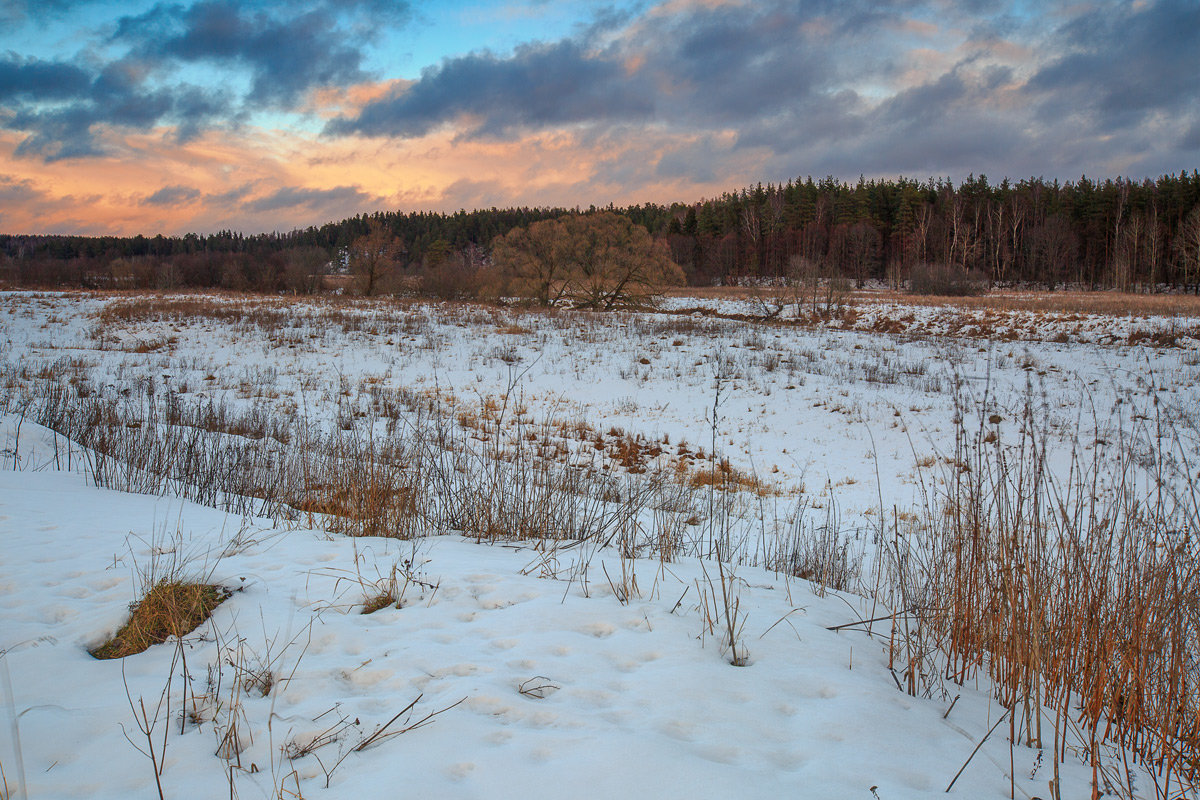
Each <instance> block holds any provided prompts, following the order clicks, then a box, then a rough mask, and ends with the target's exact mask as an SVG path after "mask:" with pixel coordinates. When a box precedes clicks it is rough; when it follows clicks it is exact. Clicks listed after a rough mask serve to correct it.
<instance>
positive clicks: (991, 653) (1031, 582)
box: [876, 398, 1200, 798]
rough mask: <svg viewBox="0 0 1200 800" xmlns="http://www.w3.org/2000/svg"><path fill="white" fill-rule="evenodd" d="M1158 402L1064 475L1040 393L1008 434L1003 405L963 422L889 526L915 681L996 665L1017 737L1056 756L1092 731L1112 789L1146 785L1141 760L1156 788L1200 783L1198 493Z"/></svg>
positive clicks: (899, 650)
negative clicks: (923, 497) (935, 470)
mask: <svg viewBox="0 0 1200 800" xmlns="http://www.w3.org/2000/svg"><path fill="white" fill-rule="evenodd" d="M1150 405H1151V413H1150V414H1149V415H1147V414H1134V415H1132V417H1131V419H1133V420H1134V422H1135V424H1134V425H1132V426H1126V427H1125V428H1124V429H1123V430H1119V431H1118V432H1117V435H1115V436H1114V437H1112V444H1111V445H1108V444H1104V443H1101V442H1099V441H1098V442H1097V443H1096V445H1095V447H1094V449H1091V450H1088V449H1085V448H1083V447H1078V446H1077V447H1076V449H1075V451H1074V452H1072V453H1071V454H1070V459H1069V466H1068V468H1067V470H1066V472H1065V474H1059V475H1057V476H1056V474H1055V473H1054V472H1053V471H1052V470H1051V469H1049V467H1048V466H1047V464H1048V459H1049V458H1050V457H1051V455H1050V453H1049V448H1050V441H1049V436H1048V435H1047V433H1046V432H1045V430H1044V429H1043V428H1042V427H1041V420H1043V419H1044V418H1045V416H1044V409H1041V408H1040V407H1039V405H1038V404H1037V403H1036V402H1035V401H1034V399H1033V398H1030V399H1029V400H1028V401H1027V403H1026V408H1025V413H1024V416H1023V418H1022V419H1021V420H1019V425H1018V429H1017V432H1016V435H1015V438H1013V439H1011V440H1006V438H1005V437H1004V436H1002V435H1000V421H999V418H997V417H994V416H992V417H990V420H994V421H989V419H984V420H982V421H981V422H980V424H979V425H978V427H977V428H976V429H974V430H968V429H967V428H965V427H963V426H960V428H959V434H958V436H957V442H956V450H955V454H954V458H953V459H951V465H950V467H949V468H948V472H946V473H944V474H943V475H941V476H938V477H939V478H940V479H941V481H940V482H936V481H931V482H930V484H929V485H930V489H929V493H928V496H927V501H926V506H925V510H924V513H923V514H920V515H919V516H918V517H916V518H915V520H913V521H910V522H909V523H908V524H906V525H903V526H902V525H901V524H900V523H899V522H898V521H897V522H894V523H893V524H892V526H891V528H890V530H889V531H887V532H886V535H884V536H882V537H881V545H880V552H879V554H878V557H877V559H876V563H877V569H878V570H879V574H878V575H877V576H876V584H877V586H879V587H881V593H880V596H881V599H882V600H884V601H885V602H886V603H887V605H888V606H889V607H890V608H893V609H896V612H895V614H894V615H893V617H892V621H891V626H890V635H889V648H890V652H891V656H892V663H893V667H894V669H895V670H896V675H897V682H898V683H899V684H900V685H902V686H903V687H904V688H905V689H906V690H907V691H909V692H910V693H912V694H921V693H925V694H929V693H932V692H935V691H937V690H938V689H939V688H943V689H944V687H945V686H946V685H947V684H959V685H961V684H965V683H967V682H969V681H972V680H974V679H975V678H976V677H977V676H979V675H980V674H983V675H986V676H987V677H988V678H990V680H991V682H992V685H993V686H994V687H995V693H996V699H997V700H998V701H999V702H1000V703H1001V705H1003V706H1004V707H1005V708H1006V709H1009V712H1010V713H1009V717H1008V719H1009V727H1010V737H1011V740H1012V741H1013V742H1014V743H1022V744H1025V745H1028V746H1031V747H1038V748H1049V750H1050V753H1051V754H1053V756H1054V759H1055V763H1056V764H1057V763H1058V762H1060V761H1062V760H1063V759H1065V758H1066V757H1067V755H1068V746H1069V743H1071V746H1078V745H1079V744H1080V743H1079V741H1078V740H1079V739H1080V738H1082V740H1083V741H1082V745H1083V748H1084V750H1085V755H1086V758H1087V760H1088V761H1089V762H1090V764H1091V765H1092V767H1093V770H1094V786H1095V787H1097V790H1098V791H1099V790H1100V787H1103V786H1108V787H1109V788H1110V789H1113V790H1114V791H1116V790H1120V791H1121V792H1122V793H1123V794H1125V795H1126V796H1130V797H1132V796H1134V795H1135V786H1134V784H1135V783H1136V777H1134V776H1135V771H1134V770H1133V769H1131V768H1130V767H1131V766H1132V765H1134V764H1141V765H1142V766H1143V767H1144V768H1145V769H1146V770H1147V771H1148V774H1149V775H1150V776H1151V780H1152V781H1153V783H1154V786H1153V794H1154V796H1156V797H1164V798H1165V797H1176V796H1188V797H1194V796H1196V792H1197V791H1198V789H1200V560H1198V556H1200V524H1198V522H1200V515H1198V513H1197V508H1198V503H1200V492H1198V490H1197V488H1196V485H1195V483H1194V482H1193V481H1192V480H1190V479H1189V476H1190V475H1191V473H1192V471H1193V470H1194V465H1192V464H1190V463H1189V460H1188V458H1187V456H1186V454H1187V453H1188V452H1190V449H1191V448H1190V447H1189V446H1188V445H1187V443H1186V442H1185V439H1186V438H1188V434H1187V423H1186V421H1184V420H1175V421H1172V420H1170V419H1169V418H1168V415H1167V413H1166V412H1165V411H1164V410H1163V409H1162V408H1161V407H1160V406H1159V405H1158V404H1157V402H1156V401H1154V400H1153V399H1151V402H1150ZM1154 409H1157V413H1155V412H1154ZM1139 418H1141V419H1139ZM1181 426H1182V427H1181ZM1193 433H1194V431H1193ZM1055 774H1056V775H1057V770H1056V771H1055ZM1144 789H1145V787H1141V788H1140V789H1138V791H1139V792H1140V791H1143V790H1144ZM1050 790H1051V793H1052V795H1053V796H1054V797H1058V796H1059V795H1060V787H1059V786H1058V784H1057V780H1052V781H1051V782H1050Z"/></svg>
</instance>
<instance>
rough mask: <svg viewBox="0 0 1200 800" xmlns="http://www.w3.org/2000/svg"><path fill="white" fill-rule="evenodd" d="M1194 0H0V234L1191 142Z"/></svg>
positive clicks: (974, 170) (926, 167) (1000, 169)
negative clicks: (608, 0)
mask: <svg viewBox="0 0 1200 800" xmlns="http://www.w3.org/2000/svg"><path fill="white" fill-rule="evenodd" d="M1198 54H1200V0H1158V1H1157V2H1152V1H1151V0H1134V1H1133V2H1119V1H1117V0H1045V2H1031V1H1029V0H959V1H958V2H951V1H950V0H881V1H879V2H867V0H812V1H811V2H810V1H808V0H793V1H792V2H775V1H774V0H663V1H662V2H655V1H654V0H612V1H611V2H592V0H582V1H581V2H565V0H559V1H558V2H555V1H554V0H524V1H522V0H509V1H506V0H448V1H447V2H432V1H431V0H409V1H408V2H405V1H404V0H400V1H398V2H390V1H389V0H315V2H299V0H291V1H288V2H278V1H274V0H178V1H177V2H173V1H171V0H165V1H162V2H159V1H157V0H121V1H120V2H113V1H112V0H0V232H3V233H61V234H87V235H133V234H137V233H142V234H147V235H154V234H158V233H162V234H168V235H179V234H183V233H186V232H196V233H209V232H214V231H218V230H225V229H229V230H235V231H242V232H245V233H255V232H264V231H266V232H269V231H289V230H293V229H295V228H304V227H307V226H309V225H320V224H322V223H324V222H328V221H333V220H340V219H343V218H345V217H348V216H353V215H355V214H359V213H370V212H373V211H380V210H402V211H421V210H433V211H446V212H452V211H455V210H457V209H459V208H467V209H473V208H487V207H491V206H497V207H506V206H567V207H574V206H577V205H578V206H584V207H586V206H589V205H593V204H594V205H607V204H609V203H615V204H617V205H626V204H630V203H641V202H658V203H670V202H673V201H683V202H691V201H695V200H699V199H701V198H702V197H712V196H715V195H719V194H721V193H722V192H724V191H730V190H736V189H739V188H741V187H743V186H746V185H751V184H754V183H757V182H759V181H762V182H764V183H766V182H782V181H786V180H788V179H789V178H793V179H794V178H798V177H801V176H808V175H812V176H813V177H814V178H821V177H824V176H827V175H832V176H833V177H835V178H839V179H844V180H850V181H855V180H857V179H858V177H859V175H865V176H866V177H868V178H876V177H878V178H895V177H897V176H900V175H905V176H908V177H913V178H921V179H925V178H929V177H938V178H941V177H949V178H951V179H953V180H955V181H960V180H962V179H964V178H966V177H967V176H968V175H970V174H974V175H980V174H985V175H987V176H988V177H989V178H991V179H993V180H998V179H1000V178H1002V177H1005V176H1007V177H1010V178H1013V179H1020V178H1028V177H1038V176H1040V177H1045V178H1047V179H1054V178H1057V179H1060V180H1074V179H1077V178H1079V177H1080V176H1081V175H1087V176H1089V177H1092V178H1104V177H1115V176H1118V175H1123V176H1126V177H1132V178H1144V177H1150V178H1154V177H1158V176H1159V175H1162V174H1165V173H1178V172H1179V171H1180V170H1188V171H1191V170H1192V169H1195V168H1197V167H1200V81H1197V79H1196V75H1197V74H1198V72H1200V70H1198V68H1200V55H1198Z"/></svg>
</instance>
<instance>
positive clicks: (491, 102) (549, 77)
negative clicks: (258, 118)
mask: <svg viewBox="0 0 1200 800" xmlns="http://www.w3.org/2000/svg"><path fill="white" fill-rule="evenodd" d="M653 108H654V100H653V96H652V93H651V91H650V87H639V86H637V85H636V84H635V83H634V82H633V81H631V80H630V79H629V76H628V75H627V74H626V72H625V68H624V66H623V64H622V63H621V62H620V61H619V60H618V59H616V58H614V57H612V56H610V55H606V54H604V53H593V52H588V51H586V50H585V49H584V48H583V47H582V46H581V45H580V44H579V43H577V42H574V41H571V40H563V41H560V42H557V43H554V44H550V45H523V46H521V47H518V48H517V49H516V52H515V53H514V54H513V55H512V56H511V57H508V58H500V57H497V56H495V55H493V54H491V53H472V54H470V55H466V56H461V57H459V58H452V59H448V60H446V61H443V62H442V64H441V65H440V66H438V67H435V68H430V69H426V70H425V71H424V72H423V73H422V75H421V79H420V80H419V81H417V82H415V83H413V84H411V85H407V86H400V87H397V88H396V89H395V90H393V91H391V92H389V93H388V95H386V96H385V97H383V98H381V99H378V100H375V101H372V102H369V103H367V104H366V105H365V106H364V107H363V108H362V109H361V111H360V112H359V113H358V115H357V116H356V117H352V118H347V117H341V118H338V119H336V120H334V121H332V122H331V123H330V124H329V125H328V126H327V128H326V130H327V131H328V132H330V133H333V134H347V133H363V134H366V135H369V136H380V135H383V136H406V137H416V136H423V135H424V134H426V133H428V132H429V131H430V130H432V129H434V128H436V127H438V126H439V125H442V124H444V123H448V122H452V121H458V122H462V123H463V124H464V125H465V126H466V127H467V128H469V129H471V130H470V132H471V133H473V134H475V133H487V134H493V135H513V134H517V133H519V132H520V131H521V130H525V129H528V128H544V127H550V126H557V125H567V124H571V123H575V122H581V121H594V120H598V119H603V120H611V121H618V120H627V119H638V118H645V117H647V116H649V115H650V114H651V113H652V111H653Z"/></svg>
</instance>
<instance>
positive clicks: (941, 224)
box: [0, 170, 1200, 292]
mask: <svg viewBox="0 0 1200 800" xmlns="http://www.w3.org/2000/svg"><path fill="white" fill-rule="evenodd" d="M600 210H604V211H609V212H614V213H617V214H620V215H623V216H625V217H627V218H628V219H629V220H630V221H631V222H632V223H634V224H635V225H641V226H643V227H645V228H646V229H647V230H648V231H649V232H650V233H651V235H652V236H654V237H655V239H657V240H659V241H662V242H665V243H666V245H667V246H668V247H669V250H670V254H671V258H672V259H673V260H674V261H675V263H677V264H678V265H679V266H680V267H681V268H682V270H683V274H684V276H685V278H686V280H687V282H688V283H689V284H692V285H715V284H737V283H750V282H755V281H760V280H765V279H779V278H788V277H793V276H795V275H796V274H797V273H798V272H801V271H803V272H804V273H805V274H807V275H819V276H821V277H825V278H835V277H837V278H846V279H849V280H853V281H855V282H856V283H857V284H859V285H863V284H865V283H866V282H868V281H883V282H886V283H888V284H889V285H891V286H894V287H902V286H905V285H907V282H908V279H909V277H910V275H911V274H913V270H914V269H917V268H923V267H925V266H927V265H936V266H938V267H941V268H946V269H951V270H955V271H959V272H962V273H963V274H972V275H976V276H979V278H980V279H981V280H983V281H985V282H987V283H990V284H992V285H1017V284H1025V285H1033V286H1040V287H1045V288H1049V289H1054V288H1057V287H1060V286H1063V285H1070V286H1074V287H1079V288H1088V289H1110V288H1111V289H1118V290H1122V291H1164V290H1169V291H1192V292H1196V291H1200V170H1192V171H1191V172H1190V173H1189V172H1186V171H1181V172H1180V173H1179V174H1178V175H1164V176H1161V177H1159V178H1158V179H1157V180H1150V179H1145V180H1142V181H1140V182H1139V181H1134V180H1128V179H1124V178H1113V179H1106V180H1103V181H1095V180H1091V179H1088V178H1087V177H1081V178H1080V179H1079V180H1077V181H1068V182H1065V183H1060V182H1059V181H1057V180H1055V181H1046V180H1044V179H1041V178H1031V179H1026V180H1021V181H1019V182H1015V183H1014V182H1012V181H1010V180H1008V179H1005V180H1003V181H1001V182H999V183H995V184H993V183H991V182H989V180H988V178H987V177H986V176H983V175H980V176H978V177H976V176H974V175H972V176H970V177H968V178H967V179H966V180H964V181H962V182H960V183H958V184H957V185H955V184H954V183H953V182H952V181H951V180H950V179H948V178H945V179H941V178H939V179H934V178H930V179H928V180H924V181H922V180H911V179H907V178H898V179H889V180H867V179H865V178H860V179H859V180H858V181H857V182H856V183H853V184H851V183H848V182H845V181H839V180H836V179H834V178H832V177H827V178H824V179H822V180H819V181H814V180H813V179H812V178H811V177H808V178H805V179H802V180H801V179H797V180H789V181H787V182H786V183H783V184H774V183H769V184H766V185H763V184H761V183H760V184H757V185H755V186H752V187H745V188H743V189H740V190H738V191H733V192H727V193H725V194H723V195H721V196H720V197H714V198H709V199H702V200H700V201H698V202H694V203H690V204H688V203H673V204H671V205H662V204H655V203H645V204H641V205H632V206H626V207H614V206H611V205H610V206H608V207H607V208H605V209H597V208H595V207H592V208H589V209H581V208H574V209H567V208H509V209H497V208H491V209H485V210H474V211H458V212H455V213H452V214H446V213H438V212H400V211H391V212H379V213H375V214H370V215H366V214H362V215H358V216H354V217H350V218H347V219H343V220H341V221H339V222H330V223H327V224H325V225H322V226H320V227H315V226H314V227H309V228H306V229H303V230H299V229H298V230H293V231H290V232H287V233H281V232H272V233H260V234H251V235H247V234H244V233H240V232H234V231H228V230H226V231H220V232H218V233H214V234H209V235H197V234H187V235H184V236H162V235H158V236H154V237H147V236H141V235H139V236H134V237H83V236H32V235H29V236H26V235H17V234H4V235H0V282H3V283H4V284H7V285H12V286H38V287H84V288H164V289H166V288H185V287H223V288H230V289H249V290H257V291H282V290H290V291H298V292H302V291H313V290H316V289H317V288H319V287H320V285H321V281H320V280H319V278H320V276H321V275H322V274H325V273H329V272H338V271H344V270H345V268H346V267H347V266H348V264H347V253H348V252H349V251H350V249H351V247H352V245H353V244H354V243H355V242H356V241H357V240H359V239H361V238H362V237H365V236H367V235H368V233H370V232H371V231H372V230H373V229H378V228H383V229H385V230H386V231H389V232H390V234H391V236H392V237H393V241H394V243H395V267H396V269H397V271H398V272H399V273H400V274H401V275H404V274H409V275H413V276H417V275H425V276H430V275H437V274H439V273H441V272H446V271H454V272H456V273H459V274H463V273H466V274H470V273H474V272H478V271H479V270H484V269H487V268H488V267H489V266H490V264H491V248H492V245H493V242H494V241H496V239H497V238H498V237H501V236H504V235H505V234H507V233H509V232H510V231H512V230H514V229H515V228H519V227H524V226H528V225H531V224H533V223H536V222H539V221H542V220H548V219H557V218H561V217H564V216H569V215H573V214H586V213H590V212H597V211H600ZM466 283H469V281H468V282H466ZM396 285H398V286H403V285H412V284H411V283H409V284H405V282H404V281H398V282H397V283H396ZM456 285H465V284H464V282H463V281H461V280H460V281H457V282H456Z"/></svg>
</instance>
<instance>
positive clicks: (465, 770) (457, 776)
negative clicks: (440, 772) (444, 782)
mask: <svg viewBox="0 0 1200 800" xmlns="http://www.w3.org/2000/svg"><path fill="white" fill-rule="evenodd" d="M474 771H475V765H474V764H472V763H471V762H470V761H460V762H458V763H457V764H451V765H450V766H448V767H446V769H445V770H444V772H445V773H446V777H447V778H449V779H450V780H452V781H461V780H463V779H464V778H466V777H467V776H468V775H470V774H471V773H472V772H474Z"/></svg>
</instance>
